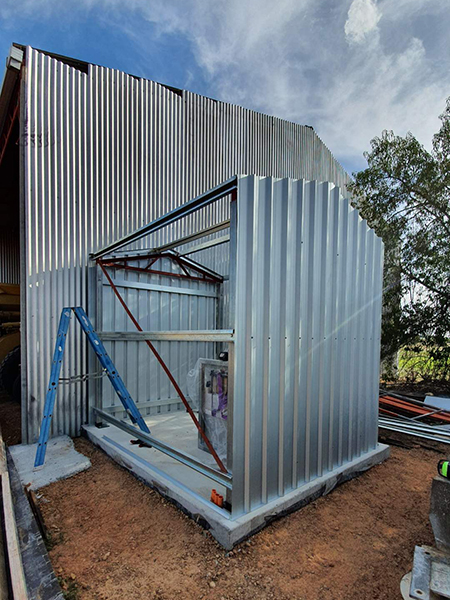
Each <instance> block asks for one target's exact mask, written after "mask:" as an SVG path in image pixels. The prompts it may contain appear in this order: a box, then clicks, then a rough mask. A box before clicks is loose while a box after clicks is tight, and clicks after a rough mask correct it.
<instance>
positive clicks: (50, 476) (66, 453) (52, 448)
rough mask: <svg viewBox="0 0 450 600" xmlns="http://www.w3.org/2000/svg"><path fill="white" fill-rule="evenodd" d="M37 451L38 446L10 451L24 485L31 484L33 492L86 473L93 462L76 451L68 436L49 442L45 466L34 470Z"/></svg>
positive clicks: (20, 447)
mask: <svg viewBox="0 0 450 600" xmlns="http://www.w3.org/2000/svg"><path fill="white" fill-rule="evenodd" d="M36 449H37V444H29V445H25V444H19V445H17V446H11V447H10V449H9V451H10V452H11V456H12V458H13V459H14V463H15V465H16V468H17V471H18V473H19V477H20V479H21V481H22V484H23V485H27V484H28V483H30V484H31V489H32V490H37V489H39V488H41V487H44V486H46V485H48V484H49V483H53V482H54V481H58V480H59V479H65V478H66V477H70V476H71V475H75V474H76V473H80V472H81V471H85V470H86V469H89V467H90V466H91V461H90V460H89V459H88V458H87V457H86V456H83V455H82V454H80V453H79V452H77V451H76V450H75V448H74V445H73V442H72V440H71V439H70V437H68V436H67V435H63V436H60V437H55V438H51V439H49V440H48V443H47V453H46V456H45V464H44V465H43V467H39V468H38V469H35V468H34V459H35V456H36Z"/></svg>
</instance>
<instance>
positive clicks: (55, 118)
mask: <svg viewBox="0 0 450 600" xmlns="http://www.w3.org/2000/svg"><path fill="white" fill-rule="evenodd" d="M24 84H25V86H26V90H25V97H26V102H25V106H24V107H23V111H24V112H23V118H24V119H25V122H26V124H25V127H24V134H25V140H24V143H25V144H26V149H25V161H24V162H25V164H24V169H25V172H24V181H25V219H26V256H27V264H26V280H27V291H26V321H27V322H26V327H27V339H28V348H27V361H26V362H27V384H28V398H27V407H26V410H24V411H23V415H24V426H25V427H24V431H23V439H24V440H27V441H28V442H32V441H35V440H36V438H37V435H38V431H39V426H40V422H41V417H42V409H43V402H44V398H45V391H46V386H47V378H48V376H49V373H50V362H51V355H52V350H53V343H54V340H55V335H56V330H57V322H58V318H59V313H60V310H61V308H62V307H63V306H64V305H71V304H81V305H83V306H85V307H86V306H87V280H88V278H87V268H86V266H87V263H88V255H89V252H92V251H95V250H97V249H99V248H101V247H103V246H104V245H106V244H107V243H110V242H112V241H113V240H115V239H117V238H119V237H121V236H122V235H124V234H126V233H128V232H130V231H133V230H135V229H136V228H138V227H140V226H141V225H143V224H144V223H146V222H148V221H151V220H152V219H154V218H156V217H157V216H159V215H161V214H163V213H165V212H167V211H168V210H170V209H172V208H174V207H175V206H178V205H179V204H181V203H183V202H185V201H187V200H189V199H190V198H192V197H194V196H195V195H197V194H199V193H201V192H204V191H205V190H207V189H208V188H210V187H213V186H215V185H217V184H219V183H221V182H222V181H224V180H226V179H227V178H229V177H230V176H232V175H234V174H236V173H248V174H250V173H257V174H261V175H275V176H282V177H288V176H289V177H293V178H302V177H303V178H308V179H318V180H327V181H332V182H334V183H336V184H337V185H340V186H341V188H343V189H344V187H345V184H346V183H347V182H348V180H349V178H348V176H347V174H346V173H345V172H344V170H343V169H342V167H341V166H340V165H339V164H338V163H337V162H336V161H335V160H334V158H333V156H332V155H331V153H330V152H329V150H328V149H327V148H326V147H325V145H324V144H323V143H322V142H321V141H320V139H319V138H318V137H317V135H316V134H315V132H314V131H313V130H312V129H311V128H309V127H304V126H300V125H294V124H292V123H287V122H286V121H282V120H280V119H276V118H273V117H269V116H267V115H262V114H258V113H255V112H252V111H249V110H246V109H244V108H241V107H238V106H233V105H230V104H226V103H223V102H217V101H215V100H211V99H209V98H204V97H201V96H197V95H195V94H192V93H190V92H182V93H180V94H178V93H174V92H172V91H170V90H169V89H167V88H166V87H164V86H162V85H159V84H157V83H155V82H152V81H147V80H143V79H137V78H135V77H132V76H129V75H126V74H124V73H121V72H119V71H116V70H113V69H105V68H101V67H97V66H93V65H90V66H89V72H88V74H85V73H82V72H80V71H78V70H76V69H74V68H71V67H69V66H67V65H65V64H63V63H61V62H59V61H57V60H55V59H53V58H50V57H49V56H46V55H44V54H42V53H40V52H38V51H37V50H34V49H32V48H27V52H26V75H25V80H24ZM227 207H228V203H227V202H226V201H222V202H220V203H217V205H216V206H214V207H211V208H210V209H208V210H205V211H202V212H201V213H199V214H197V215H193V216H191V217H189V218H187V219H184V220H183V221H180V223H178V224H177V225H176V226H173V227H172V228H171V229H170V231H169V232H165V233H164V232H161V233H159V234H157V235H156V236H155V241H156V243H157V242H158V241H165V240H166V239H167V238H168V237H170V236H173V235H185V234H187V233H189V232H191V231H192V230H193V229H197V228H201V227H204V226H206V225H208V224H209V223H210V222H211V221H212V220H213V219H214V221H216V222H217V221H220V220H223V219H225V218H227V216H228V213H227V210H228V209H227ZM215 252H221V250H220V249H216V250H215ZM75 329H76V328H75V327H73V330H74V331H72V332H71V333H70V342H69V344H68V345H67V351H66V357H65V361H64V373H63V376H64V377H68V376H69V374H70V375H74V374H77V373H85V372H86V370H87V366H86V363H87V361H86V345H85V342H84V340H83V339H82V338H81V336H80V334H79V332H78V331H75ZM86 397H87V396H86V385H85V384H81V383H80V384H76V385H72V386H65V388H64V389H63V390H60V393H59V395H58V401H57V405H56V410H55V413H54V418H53V420H52V432H53V434H61V433H68V434H71V435H76V434H77V433H79V431H80V426H81V424H82V421H83V420H84V419H85V404H86Z"/></svg>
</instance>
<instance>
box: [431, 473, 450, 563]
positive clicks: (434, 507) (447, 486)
mask: <svg viewBox="0 0 450 600" xmlns="http://www.w3.org/2000/svg"><path fill="white" fill-rule="evenodd" d="M430 521H431V526H432V528H433V533H434V539H435V540H436V546H437V547H438V548H439V550H446V551H447V552H450V480H449V479H445V478H444V477H441V476H440V475H437V476H436V477H435V478H434V479H433V483H432V484H431V501H430Z"/></svg>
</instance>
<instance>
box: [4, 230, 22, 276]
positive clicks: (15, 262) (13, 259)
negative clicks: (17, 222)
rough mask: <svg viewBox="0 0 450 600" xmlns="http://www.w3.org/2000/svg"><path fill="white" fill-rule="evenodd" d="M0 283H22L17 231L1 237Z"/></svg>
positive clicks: (5, 232) (6, 232) (5, 233)
mask: <svg viewBox="0 0 450 600" xmlns="http://www.w3.org/2000/svg"><path fill="white" fill-rule="evenodd" d="M0 283H20V246H19V235H18V233H17V232H16V231H12V232H9V231H2V233H1V235H0Z"/></svg>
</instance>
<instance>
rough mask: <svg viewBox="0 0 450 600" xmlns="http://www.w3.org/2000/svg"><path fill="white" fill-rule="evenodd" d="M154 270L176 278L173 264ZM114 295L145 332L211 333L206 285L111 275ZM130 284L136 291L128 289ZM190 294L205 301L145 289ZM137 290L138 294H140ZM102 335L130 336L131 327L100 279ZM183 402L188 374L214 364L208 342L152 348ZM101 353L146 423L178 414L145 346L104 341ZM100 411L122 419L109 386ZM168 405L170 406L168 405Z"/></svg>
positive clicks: (210, 295) (213, 308)
mask: <svg viewBox="0 0 450 600" xmlns="http://www.w3.org/2000/svg"><path fill="white" fill-rule="evenodd" d="M133 264H134V266H136V267H139V268H145V267H146V266H147V265H148V259H147V260H142V261H136V262H134V263H133ZM154 268H155V269H158V270H163V271H167V272H169V273H178V272H179V271H180V270H179V268H176V266H175V265H174V263H173V262H172V261H171V260H169V259H167V258H164V259H160V260H159V261H158V262H157V263H156V264H155V266H154ZM110 271H111V276H112V278H113V280H114V282H115V285H116V286H117V288H118V290H119V293H120V294H121V295H122V297H123V298H124V300H125V302H126V303H127V305H128V306H129V307H130V310H131V311H132V313H133V315H134V316H135V317H136V318H137V320H138V321H139V323H140V325H141V327H142V329H143V330H144V331H180V330H196V329H197V330H198V329H203V330H205V329H216V328H217V326H216V317H217V302H218V294H219V289H218V288H219V285H218V284H215V283H210V282H206V281H191V280H187V279H179V278H175V277H170V276H166V275H156V274H146V273H140V272H135V271H124V270H122V269H110ZM127 284H133V286H135V287H127ZM149 284H150V285H152V286H164V287H166V288H174V290H176V289H180V288H183V289H187V290H193V291H195V292H196V293H199V294H204V295H187V294H180V293H176V292H175V291H174V293H170V292H167V291H159V290H157V289H152V290H149V289H148V288H146V287H145V286H146V285H149ZM139 286H141V287H140V289H139ZM101 312H102V332H127V331H128V332H133V331H136V329H135V327H134V325H133V323H132V322H131V320H130V319H129V318H128V316H127V315H126V314H125V311H124V310H123V309H122V307H121V306H120V305H119V303H118V302H117V300H116V298H115V296H114V292H113V290H112V288H111V287H110V286H109V284H108V282H107V281H106V278H105V277H103V293H102V303H101ZM152 343H153V345H154V346H155V348H156V350H157V351H158V353H159V354H160V355H161V356H162V358H163V359H164V361H165V362H166V364H167V366H168V367H169V369H170V371H171V373H172V374H173V376H174V377H175V379H176V380H177V382H178V383H179V385H180V387H181V389H182V390H183V392H184V394H185V395H186V396H189V392H188V390H187V374H188V372H189V371H190V370H191V369H193V368H194V367H195V365H196V362H197V359H198V358H199V357H202V358H215V347H214V346H215V344H214V343H212V342H173V341H172V342H156V341H154V342H152ZM105 347H106V350H107V352H108V353H109V355H110V356H111V357H112V358H113V360H114V364H115V366H116V368H117V370H118V371H119V373H120V374H121V377H122V379H123V380H124V382H125V384H126V386H127V388H128V391H129V392H130V394H131V396H132V398H133V399H134V400H135V401H136V404H137V406H138V407H139V409H140V410H141V414H142V415H143V416H144V417H145V416H148V415H153V414H157V413H160V412H170V411H172V410H181V409H182V408H183V404H182V402H181V401H179V402H175V400H176V399H177V398H178V396H177V394H176V393H175V390H174V388H173V386H172V385H171V384H170V382H169V380H168V378H167V377H166V376H165V374H164V373H163V372H162V370H161V367H160V366H159V364H158V362H157V361H156V358H155V357H154V355H153V354H152V353H151V351H150V350H149V348H148V347H147V345H146V344H145V343H143V342H135V341H105ZM103 381H104V383H103V386H102V390H101V398H100V400H101V407H102V408H103V409H104V410H107V411H108V412H110V413H111V414H113V415H115V416H116V417H118V418H122V417H123V416H124V415H125V412H124V411H123V407H122V404H121V402H120V400H119V398H118V397H117V395H116V394H115V393H114V391H113V389H112V386H111V384H110V382H109V381H106V380H103ZM168 401H173V403H169V402H168Z"/></svg>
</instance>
